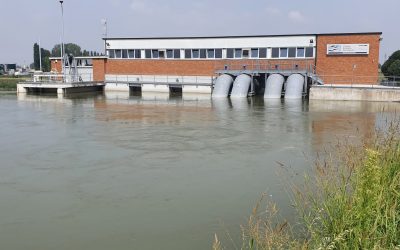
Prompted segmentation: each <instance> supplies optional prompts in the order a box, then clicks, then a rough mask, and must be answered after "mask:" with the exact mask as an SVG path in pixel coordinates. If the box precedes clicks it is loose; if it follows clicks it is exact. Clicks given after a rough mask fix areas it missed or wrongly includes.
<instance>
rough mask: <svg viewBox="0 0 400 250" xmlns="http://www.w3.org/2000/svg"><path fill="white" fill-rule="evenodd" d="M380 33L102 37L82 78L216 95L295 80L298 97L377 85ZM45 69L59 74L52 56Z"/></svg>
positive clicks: (113, 86) (115, 86) (121, 86)
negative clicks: (319, 89)
mask: <svg viewBox="0 0 400 250" xmlns="http://www.w3.org/2000/svg"><path fill="white" fill-rule="evenodd" d="M381 35H382V33H381V32H368V33H337V34H297V35H270V36H268V35H266V36H263V35H260V36H223V37H159V38H106V39H104V43H105V48H106V56H105V57H93V58H81V60H83V59H84V60H90V63H86V65H87V66H86V67H85V72H86V73H87V74H91V77H90V79H92V80H93V81H104V82H105V83H106V90H107V89H110V90H130V89H131V90H132V89H137V90H141V91H159V92H169V91H182V92H183V93H185V92H194V93H211V92H212V91H213V88H214V89H215V90H217V87H218V89H220V90H218V91H219V93H220V94H221V95H229V94H231V95H233V94H234V93H236V94H237V93H238V92H237V91H239V92H240V93H239V94H238V96H240V95H243V94H244V93H243V91H244V92H246V93H245V94H246V95H247V94H264V93H265V94H266V91H267V89H269V87H270V86H269V85H268V80H270V84H271V86H273V87H272V89H275V90H271V89H270V90H269V91H273V92H274V91H275V92H276V91H278V92H279V91H280V90H279V88H280V87H281V88H282V89H283V90H284V91H285V90H286V89H287V88H288V86H291V84H292V82H298V81H300V82H302V83H301V84H302V86H301V88H299V87H296V88H298V89H301V90H302V94H304V93H307V89H308V86H309V85H310V84H377V83H378V63H379V47H380V41H381V39H382V38H381ZM51 65H52V70H53V71H57V72H61V64H60V63H59V58H51ZM88 68H89V71H88ZM221 76H222V77H221ZM271 76H272V77H271ZM291 76H292V77H291ZM299 79H300V80H299ZM288 84H289V85H288ZM293 84H294V85H296V84H297V85H298V83H293ZM237 86H239V87H237ZM236 87H237V88H236ZM235 88H236V90H235ZM235 91H236V92H235ZM275 94H277V93H275ZM279 94H280V93H279ZM271 95H274V93H272V94H271Z"/></svg>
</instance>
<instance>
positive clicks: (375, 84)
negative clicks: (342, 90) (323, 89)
mask: <svg viewBox="0 0 400 250" xmlns="http://www.w3.org/2000/svg"><path fill="white" fill-rule="evenodd" d="M318 77H319V78H320V79H321V80H322V81H323V82H324V85H325V86H343V87H354V88H357V87H371V88H399V87H400V76H381V75H380V76H377V75H376V76H358V75H357V76H354V75H318Z"/></svg>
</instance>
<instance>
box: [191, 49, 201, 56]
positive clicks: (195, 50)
mask: <svg viewBox="0 0 400 250" xmlns="http://www.w3.org/2000/svg"><path fill="white" fill-rule="evenodd" d="M199 57H200V52H199V50H198V49H192V58H199Z"/></svg>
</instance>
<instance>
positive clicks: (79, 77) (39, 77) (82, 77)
mask: <svg viewBox="0 0 400 250" xmlns="http://www.w3.org/2000/svg"><path fill="white" fill-rule="evenodd" d="M92 81H93V75H92V74H76V75H63V74H53V73H36V74H34V75H33V77H32V82H34V83H51V84H57V83H60V84H62V83H76V82H92Z"/></svg>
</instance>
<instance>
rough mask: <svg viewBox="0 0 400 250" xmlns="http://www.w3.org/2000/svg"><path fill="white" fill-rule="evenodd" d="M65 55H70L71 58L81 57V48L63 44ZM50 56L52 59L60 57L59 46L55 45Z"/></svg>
mask: <svg viewBox="0 0 400 250" xmlns="http://www.w3.org/2000/svg"><path fill="white" fill-rule="evenodd" d="M64 48H65V54H71V55H73V56H81V55H82V50H81V47H80V46H79V45H77V44H75V43H67V44H64ZM51 55H52V56H54V57H60V56H61V45H60V44H56V45H55V46H54V48H53V49H52V50H51Z"/></svg>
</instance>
